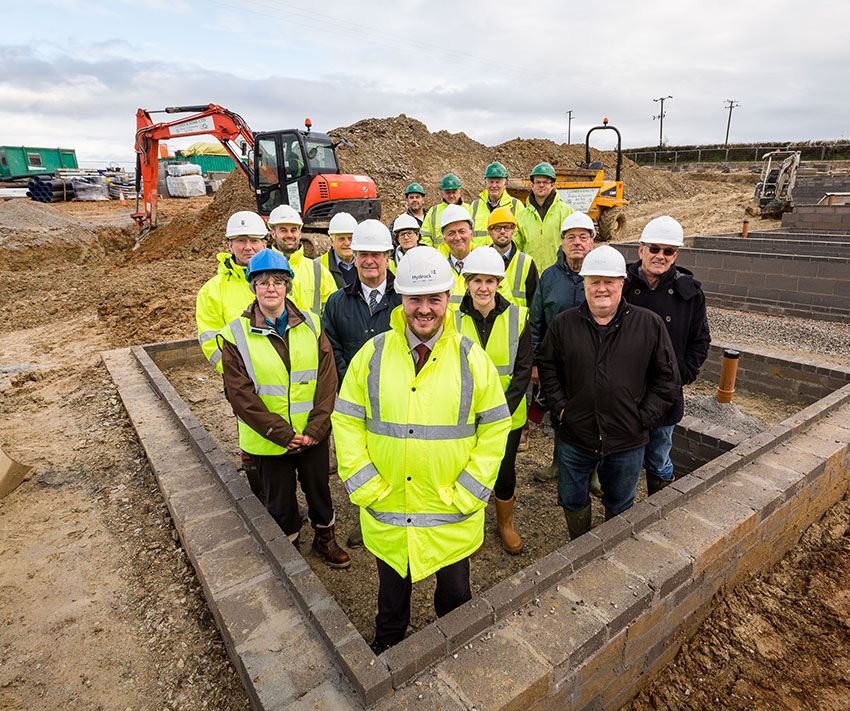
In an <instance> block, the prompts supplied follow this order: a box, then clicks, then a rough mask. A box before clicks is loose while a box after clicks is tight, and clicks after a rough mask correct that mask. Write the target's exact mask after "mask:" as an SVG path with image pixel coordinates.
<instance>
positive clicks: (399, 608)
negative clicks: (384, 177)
mask: <svg viewBox="0 0 850 711" xmlns="http://www.w3.org/2000/svg"><path fill="white" fill-rule="evenodd" d="M454 283H455V276H454V273H453V272H452V270H451V267H450V266H449V264H448V262H447V261H446V259H445V257H443V256H442V255H440V254H439V252H437V250H435V249H433V248H432V247H414V248H413V249H411V250H410V251H409V252H408V253H407V255H406V256H405V258H404V259H403V260H402V261H401V262H400V263H399V266H398V271H397V276H396V282H395V288H396V289H397V290H398V292H399V293H401V294H402V305H401V306H400V307H397V308H396V309H395V310H394V311H393V314H392V318H391V320H390V330H389V331H388V332H386V333H382V334H380V335H378V336H376V337H375V338H373V339H372V340H371V341H368V342H367V343H366V344H365V345H364V346H363V348H361V349H360V351H358V353H357V354H356V355H355V356H354V359H353V360H352V361H351V364H350V365H349V367H348V372H347V374H346V376H345V380H344V381H343V384H342V389H341V391H340V394H339V398H338V399H337V403H336V408H335V410H334V414H333V416H332V418H331V419H332V422H333V429H334V437H335V439H336V447H337V460H338V463H339V475H340V478H341V479H342V480H343V483H344V484H345V487H346V490H347V491H348V495H349V497H350V499H351V501H352V503H354V504H356V505H358V506H360V507H361V508H360V523H361V526H362V529H363V541H364V544H365V545H366V547H367V548H368V549H369V550H370V551H371V552H372V553H373V554H374V555H375V556H376V558H377V565H378V577H379V589H378V615H377V617H376V619H375V641H374V643H373V645H372V649H373V651H374V652H375V653H376V654H380V653H381V652H382V651H384V650H385V649H387V648H388V647H391V646H392V645H394V644H396V643H397V642H400V641H401V640H402V639H403V638H404V634H405V630H406V629H407V625H408V623H409V622H410V593H411V587H412V583H413V582H415V581H417V580H422V579H423V578H426V577H427V576H429V575H431V574H432V573H436V576H437V589H436V592H435V593H434V607H435V610H436V612H437V615H438V616H442V615H445V614H446V613H448V612H450V611H451V610H453V609H454V608H456V607H458V606H459V605H461V604H463V603H464V602H466V601H467V600H469V599H471V592H470V588H469V556H470V555H471V554H472V553H473V552H475V551H476V550H477V549H478V548H479V547H480V546H481V543H482V541H483V539H484V507H485V506H486V505H487V501H488V499H489V498H490V494H491V490H492V488H493V485H494V483H495V481H496V474H497V471H498V468H499V462H500V461H501V459H502V456H503V455H504V452H505V444H506V440H507V435H508V431H509V430H510V426H511V415H510V412H509V410H508V407H507V404H506V402H505V395H504V391H503V388H502V386H501V383H500V382H499V375H498V372H497V371H496V368H495V366H494V365H493V363H492V361H491V360H490V358H489V356H488V355H487V354H486V353H485V352H484V350H483V349H482V348H481V346H479V345H477V344H476V343H474V342H473V341H472V340H471V339H470V338H468V337H466V336H463V335H461V334H459V333H458V332H457V330H456V328H455V325H454V318H453V316H452V312H450V311H449V310H448V304H449V292H450V290H451V289H452V288H453V287H454ZM447 314H448V317H447Z"/></svg>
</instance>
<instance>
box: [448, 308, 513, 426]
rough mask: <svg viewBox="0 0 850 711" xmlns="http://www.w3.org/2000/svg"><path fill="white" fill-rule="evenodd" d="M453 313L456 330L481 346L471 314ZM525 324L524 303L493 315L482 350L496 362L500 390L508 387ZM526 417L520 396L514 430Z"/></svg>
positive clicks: (505, 389)
mask: <svg viewBox="0 0 850 711" xmlns="http://www.w3.org/2000/svg"><path fill="white" fill-rule="evenodd" d="M454 314H455V326H456V328H457V330H458V331H459V332H460V333H462V334H463V335H464V336H467V337H468V338H471V339H472V340H473V341H475V342H476V343H477V344H478V345H479V346H480V345H481V339H480V338H479V337H478V329H477V328H475V323H474V322H473V320H472V317H471V316H469V314H465V313H463V312H461V311H455V312H454ZM527 325H528V309H527V308H525V307H524V306H517V305H516V304H511V305H510V306H509V307H508V308H507V309H506V310H504V311H502V313H500V314H499V315H498V316H497V317H496V320H495V322H494V323H493V330H492V331H491V332H490V337H489V338H488V339H487V348H486V349H485V351H486V353H487V355H488V356H490V360H492V361H493V365H495V366H496V372H497V373H498V374H499V381H500V382H501V383H502V390H503V391H504V392H507V391H508V388H509V387H510V384H511V380H513V378H514V366H515V365H516V354H517V348H519V339H520V336H522V334H523V332H524V331H525V329H526V327H527ZM527 419H528V414H527V412H526V406H525V398H523V399H522V400H521V401H520V403H519V405H517V408H516V410H514V411H513V413H511V429H512V430H515V429H517V428H518V427H522V426H523V425H524V424H525V422H526V420H527Z"/></svg>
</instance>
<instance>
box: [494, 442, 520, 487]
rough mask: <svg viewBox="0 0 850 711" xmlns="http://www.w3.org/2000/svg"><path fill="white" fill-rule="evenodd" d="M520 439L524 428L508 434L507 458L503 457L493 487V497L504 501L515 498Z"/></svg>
mask: <svg viewBox="0 0 850 711" xmlns="http://www.w3.org/2000/svg"><path fill="white" fill-rule="evenodd" d="M520 437H522V427H517V428H516V429H515V430H511V431H510V432H509V433H508V443H507V445H506V446H505V456H504V457H502V463H501V465H499V474H498V476H497V477H496V485H495V486H494V487H493V495H494V496H495V497H496V498H497V499H501V500H502V501H508V500H509V499H511V498H513V495H514V490H515V489H516V451H517V448H518V447H519V440H520Z"/></svg>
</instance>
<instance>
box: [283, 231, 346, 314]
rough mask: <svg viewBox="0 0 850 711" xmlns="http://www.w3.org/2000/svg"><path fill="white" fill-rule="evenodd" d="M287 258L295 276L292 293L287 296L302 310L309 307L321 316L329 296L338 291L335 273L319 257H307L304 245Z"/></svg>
mask: <svg viewBox="0 0 850 711" xmlns="http://www.w3.org/2000/svg"><path fill="white" fill-rule="evenodd" d="M287 259H288V260H289V267H290V269H292V271H293V272H294V273H295V276H294V277H293V278H292V293H291V294H287V295H286V297H287V298H288V299H289V300H290V301H292V303H293V304H295V305H296V306H297V307H298V308H299V309H300V310H301V311H305V310H307V309H309V310H310V311H312V312H313V313H314V314H316V315H317V316H321V315H322V311H323V310H324V308H325V303H327V300H328V297H329V296H330V295H331V294H333V293H334V292H335V291H336V282H335V281H334V276H333V274H331V273H330V272H329V271H328V270H327V269H326V268H325V267H324V266H323V265H322V262H321V261H320V260H319V259H310V258H308V257H305V256H304V248H303V247H299V248H298V250H297V251H296V252H295V253H294V254H292V255H290V256H289V257H287Z"/></svg>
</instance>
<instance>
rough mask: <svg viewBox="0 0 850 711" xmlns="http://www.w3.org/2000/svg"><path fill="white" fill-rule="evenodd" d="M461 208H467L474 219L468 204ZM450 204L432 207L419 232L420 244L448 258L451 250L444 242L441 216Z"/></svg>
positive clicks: (442, 203) (465, 203)
mask: <svg viewBox="0 0 850 711" xmlns="http://www.w3.org/2000/svg"><path fill="white" fill-rule="evenodd" d="M460 205H461V207H464V208H466V211H467V212H469V216H470V217H472V209H471V207H470V205H469V203H468V202H461V203H460ZM448 206H449V204H448V203H447V202H446V201H445V200H443V201H442V202H441V203H439V204H438V205H434V206H433V207H431V208H430V209H429V210H428V212H426V213H425V220H424V221H423V222H422V227H421V229H420V230H419V244H421V245H427V246H428V247H434V248H435V249H439V250H440V252H442V254H443V256H448V254H449V248H448V247H447V246H446V245H445V243H444V242H443V228H442V227H440V216H441V215H442V214H443V210H445V209H446V208H447V207H448ZM487 237H488V238H489V237H490V235H489V234H488V235H487Z"/></svg>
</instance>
